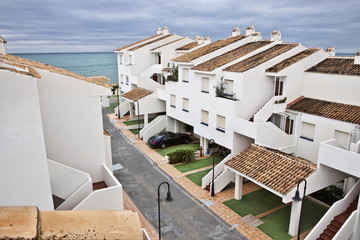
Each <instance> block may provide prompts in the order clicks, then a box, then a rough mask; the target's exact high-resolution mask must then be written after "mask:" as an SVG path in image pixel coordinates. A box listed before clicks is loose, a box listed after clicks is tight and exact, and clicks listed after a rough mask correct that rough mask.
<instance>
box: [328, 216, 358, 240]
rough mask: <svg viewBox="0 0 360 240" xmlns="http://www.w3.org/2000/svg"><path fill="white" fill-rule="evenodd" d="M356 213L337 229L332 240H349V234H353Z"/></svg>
mask: <svg viewBox="0 0 360 240" xmlns="http://www.w3.org/2000/svg"><path fill="white" fill-rule="evenodd" d="M358 214H359V212H358V211H354V212H353V213H352V214H351V215H350V216H349V218H348V219H347V220H346V221H345V223H344V225H342V227H341V228H340V229H339V231H338V232H337V233H336V234H335V236H334V237H333V240H343V239H349V238H350V236H351V234H353V232H354V227H355V223H356V219H357V218H358Z"/></svg>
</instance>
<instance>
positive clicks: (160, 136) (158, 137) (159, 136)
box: [152, 133, 165, 141]
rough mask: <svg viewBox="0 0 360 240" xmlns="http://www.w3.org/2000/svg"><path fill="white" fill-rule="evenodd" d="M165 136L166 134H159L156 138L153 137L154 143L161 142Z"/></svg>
mask: <svg viewBox="0 0 360 240" xmlns="http://www.w3.org/2000/svg"><path fill="white" fill-rule="evenodd" d="M164 136H165V135H164V134H162V133H158V134H156V135H154V136H153V137H152V140H153V141H156V140H161V139H162V138H163V137H164Z"/></svg>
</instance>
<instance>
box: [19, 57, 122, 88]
mask: <svg viewBox="0 0 360 240" xmlns="http://www.w3.org/2000/svg"><path fill="white" fill-rule="evenodd" d="M12 55H15V56H19V57H22V58H26V59H30V60H34V61H37V62H41V63H46V64H49V65H52V66H55V67H59V68H63V69H66V70H69V71H72V72H74V73H77V74H80V75H83V76H85V77H96V76H106V77H107V78H109V79H110V82H111V83H116V82H117V81H118V73H117V58H116V53H113V52H82V53H15V54H12Z"/></svg>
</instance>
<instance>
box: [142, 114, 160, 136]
mask: <svg viewBox="0 0 360 240" xmlns="http://www.w3.org/2000/svg"><path fill="white" fill-rule="evenodd" d="M165 128H166V115H161V116H157V117H156V118H155V119H154V120H152V121H151V122H150V123H149V124H148V125H146V126H145V127H144V128H143V129H141V130H140V133H139V136H140V138H142V139H143V141H144V142H147V140H148V139H149V138H150V137H152V136H153V135H155V134H157V133H159V132H161V131H162V130H164V129H165Z"/></svg>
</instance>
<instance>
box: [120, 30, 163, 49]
mask: <svg viewBox="0 0 360 240" xmlns="http://www.w3.org/2000/svg"><path fill="white" fill-rule="evenodd" d="M160 35H162V34H157V35H154V36H151V37H148V38H145V39H142V40H140V41H137V42H134V43H131V44H129V45H126V46H124V47H121V48H118V49H116V50H115V52H117V51H121V50H124V49H126V48H129V47H132V46H134V45H136V44H139V43H142V42H145V41H147V40H150V39H153V38H155V37H158V36H160Z"/></svg>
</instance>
